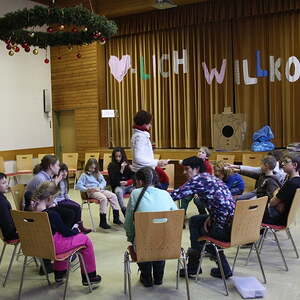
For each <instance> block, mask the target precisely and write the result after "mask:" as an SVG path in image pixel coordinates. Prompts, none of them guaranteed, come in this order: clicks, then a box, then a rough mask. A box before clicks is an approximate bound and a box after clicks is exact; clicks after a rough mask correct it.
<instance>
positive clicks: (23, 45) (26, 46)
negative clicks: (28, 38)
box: [21, 42, 29, 48]
mask: <svg viewBox="0 0 300 300" xmlns="http://www.w3.org/2000/svg"><path fill="white" fill-rule="evenodd" d="M21 46H22V48H28V46H29V45H28V43H26V42H25V43H23V44H22V45H21Z"/></svg>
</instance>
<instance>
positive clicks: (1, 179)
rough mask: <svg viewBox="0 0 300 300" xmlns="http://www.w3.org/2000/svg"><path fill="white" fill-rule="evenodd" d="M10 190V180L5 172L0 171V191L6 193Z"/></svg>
mask: <svg viewBox="0 0 300 300" xmlns="http://www.w3.org/2000/svg"><path fill="white" fill-rule="evenodd" d="M7 191H8V181H7V177H6V175H5V174H4V173H0V193H6V192H7Z"/></svg>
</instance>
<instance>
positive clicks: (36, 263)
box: [33, 257, 39, 268]
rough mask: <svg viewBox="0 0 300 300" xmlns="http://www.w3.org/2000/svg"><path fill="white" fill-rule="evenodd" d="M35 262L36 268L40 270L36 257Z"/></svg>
mask: <svg viewBox="0 0 300 300" xmlns="http://www.w3.org/2000/svg"><path fill="white" fill-rule="evenodd" d="M33 261H34V263H35V265H36V267H37V268H38V267H39V264H38V262H37V260H36V257H33Z"/></svg>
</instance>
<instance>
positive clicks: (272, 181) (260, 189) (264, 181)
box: [231, 155, 281, 200]
mask: <svg viewBox="0 0 300 300" xmlns="http://www.w3.org/2000/svg"><path fill="white" fill-rule="evenodd" d="M275 166H276V159H275V157H273V156H270V155H268V156H266V157H264V158H263V159H262V164H261V167H260V169H257V168H253V167H246V166H236V165H231V167H232V169H233V170H234V171H236V172H239V173H240V174H241V175H244V176H248V177H251V178H254V179H256V183H255V190H254V191H252V192H248V193H245V194H243V195H241V196H239V197H237V198H236V200H247V199H251V198H254V197H256V198H259V197H264V196H268V198H269V200H270V199H271V198H272V197H273V193H274V192H275V190H277V189H278V188H280V187H281V183H280V181H279V179H278V177H277V176H276V175H275V174H274V173H273V170H274V168H275Z"/></svg>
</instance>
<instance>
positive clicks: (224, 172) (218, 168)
mask: <svg viewBox="0 0 300 300" xmlns="http://www.w3.org/2000/svg"><path fill="white" fill-rule="evenodd" d="M231 174H232V171H231V170H230V168H227V167H226V163H224V162H223V161H217V162H216V163H215V164H214V175H215V176H216V177H218V178H219V179H221V180H223V181H226V179H227V178H228V176H229V175H231Z"/></svg>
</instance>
